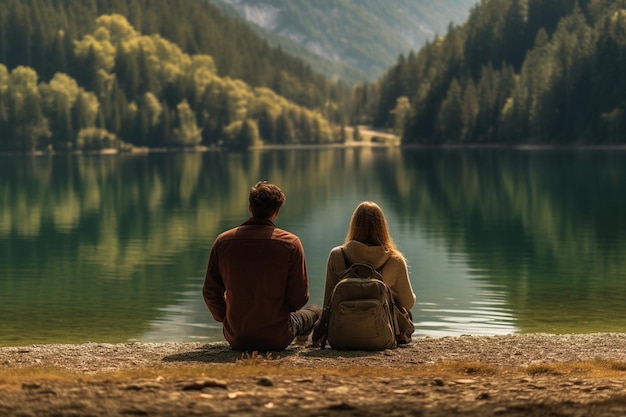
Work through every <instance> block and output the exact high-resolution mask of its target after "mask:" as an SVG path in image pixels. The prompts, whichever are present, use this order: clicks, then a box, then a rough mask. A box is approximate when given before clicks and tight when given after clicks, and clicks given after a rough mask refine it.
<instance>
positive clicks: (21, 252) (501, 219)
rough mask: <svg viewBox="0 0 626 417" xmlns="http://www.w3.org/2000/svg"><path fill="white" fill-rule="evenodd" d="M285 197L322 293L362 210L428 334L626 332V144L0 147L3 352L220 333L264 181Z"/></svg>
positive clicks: (314, 296) (283, 223)
mask: <svg viewBox="0 0 626 417" xmlns="http://www.w3.org/2000/svg"><path fill="white" fill-rule="evenodd" d="M262 179H265V180H269V181H272V182H275V183H276V184H278V185H279V186H281V188H282V189H283V191H284V192H285V193H286V195H287V202H286V204H285V206H284V207H283V209H282V210H281V213H280V215H279V217H278V219H277V221H276V223H277V225H278V226H279V227H282V228H285V229H287V230H290V231H292V232H294V233H296V234H297V235H298V236H300V238H301V240H302V242H303V245H304V248H305V251H306V255H307V261H308V267H309V275H310V287H311V302H313V303H316V304H320V303H321V301H322V296H323V289H324V288H323V287H324V273H325V267H326V258H327V256H328V253H329V251H330V249H331V248H332V247H333V246H336V245H338V244H341V243H342V241H343V239H344V237H345V234H346V231H347V227H348V223H349V219H350V215H351V214H352V211H353V210H354V208H355V206H356V205H357V204H358V203H359V202H361V201H363V200H373V201H376V202H377V203H378V204H379V205H380V206H381V207H382V208H383V210H384V211H385V213H386V215H387V219H388V221H389V226H390V229H391V232H392V235H393V237H394V240H395V241H396V243H397V244H398V246H399V248H400V249H401V250H402V252H403V253H404V255H405V256H406V258H407V260H408V263H409V270H410V277H411V282H412V285H413V288H414V290H415V293H416V295H417V304H416V305H415V307H414V308H413V317H414V321H415V324H416V333H415V337H422V336H458V335H462V334H472V335H478V334H481V335H490V334H510V333H531V332H547V333H590V332H605V331H624V330H626V302H625V301H626V217H625V215H624V213H626V194H625V193H624V190H625V188H626V152H624V151H600V150H578V151H575V150H569V151H557V150H497V149H493V150H488V149H487V150H486V149H482V150H461V149H421V150H401V149H399V148H385V147H373V148H368V147H363V148H345V149H344V148H325V149H282V150H281V149H278V150H258V151H251V152H249V153H226V152H206V153H155V154H148V155H97V156H89V155H84V156H78V155H64V156H60V155H56V156H40V157H29V156H17V157H16V156H11V157H9V156H2V157H0V346H13V345H26V344H35V343H37V344H39V343H79V342H86V341H92V342H124V341H134V340H136V341H145V342H168V341H201V342H210V341H220V340H223V337H222V334H221V326H220V324H219V323H215V322H214V321H213V319H212V318H211V315H210V314H209V312H208V310H207V309H206V307H205V305H204V303H203V301H202V296H201V287H202V283H203V279H204V271H205V268H206V261H207V258H208V253H209V250H210V248H211V244H212V242H213V239H214V238H215V237H216V235H217V234H218V233H220V232H221V231H223V230H225V229H228V228H231V227H234V226H237V225H238V224H240V223H241V222H242V221H244V220H245V219H246V218H247V215H248V213H247V196H248V190H249V187H250V186H251V185H252V184H254V183H255V182H256V181H257V180H262Z"/></svg>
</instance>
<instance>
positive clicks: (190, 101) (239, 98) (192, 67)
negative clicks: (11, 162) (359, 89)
mask: <svg viewBox="0 0 626 417" xmlns="http://www.w3.org/2000/svg"><path fill="white" fill-rule="evenodd" d="M0 28H1V29H0V131H2V132H3V135H2V136H1V137H0V150H5V151H6V150H29V151H30V150H51V149H54V150H75V149H93V148H96V149H97V148H102V147H118V148H120V147H121V148H123V147H128V145H133V146H149V147H163V146H193V145H204V146H233V147H241V146H248V145H250V144H257V143H324V142H328V141H331V140H332V139H333V138H332V134H331V132H330V127H329V123H328V120H341V118H342V112H343V109H342V104H341V103H342V102H343V100H344V95H345V89H344V87H342V86H341V85H339V84H338V83H335V82H331V81H329V80H328V79H326V78H324V77H323V76H320V75H317V74H316V73H315V72H313V71H312V70H311V68H310V67H308V66H307V65H306V64H304V63H302V62H301V61H299V60H298V59H295V58H293V57H291V56H290V55H288V54H286V53H285V52H284V51H282V50H281V49H279V48H272V47H270V46H269V45H268V44H267V43H266V41H264V40H262V39H261V38H259V37H258V36H257V35H256V34H255V33H254V32H253V31H251V30H250V29H249V28H248V27H247V26H246V25H244V24H242V23H240V22H236V21H235V20H233V19H230V18H228V17H227V16H225V15H224V14H223V13H222V12H220V10H219V9H217V8H216V7H214V6H212V5H211V4H210V3H208V2H201V1H196V0H152V1H150V0H108V1H105V0H91V1H87V0H31V1H28V2H22V1H19V0H2V1H0Z"/></svg>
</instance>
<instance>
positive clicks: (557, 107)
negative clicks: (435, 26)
mask: <svg viewBox="0 0 626 417" xmlns="http://www.w3.org/2000/svg"><path fill="white" fill-rule="evenodd" d="M625 69H626V2H624V1H623V0H617V1H616V0H526V1H525V0H482V1H481V2H480V3H479V4H477V5H476V6H475V7H474V9H473V10H472V11H471V13H470V16H469V18H468V20H467V22H466V23H465V24H463V25H461V26H458V27H452V26H451V27H449V29H448V32H447V34H446V35H445V36H444V37H440V38H437V39H433V40H432V41H430V42H429V43H428V44H427V45H426V46H425V47H424V48H422V49H421V50H420V51H419V52H418V53H409V54H407V55H406V56H404V55H403V56H400V57H399V59H398V61H397V62H396V64H395V65H393V66H392V67H391V68H390V69H389V71H388V72H387V73H386V74H385V75H384V76H383V77H382V78H381V79H380V80H379V81H378V82H375V83H371V84H361V85H358V86H355V88H354V91H353V94H352V98H351V101H352V106H351V108H352V113H351V120H352V122H353V123H366V124H373V125H376V126H380V127H382V126H385V127H393V128H395V129H396V131H397V132H398V133H399V134H400V135H402V143H403V144H404V145H411V144H444V143H446V144H551V145H567V146H569V145H607V144H608V145H611V144H623V143H626V135H625V133H626V132H625V128H626V119H625V117H624V116H625V111H626V82H625V81H624V80H625V78H624V74H625V73H626V72H625Z"/></svg>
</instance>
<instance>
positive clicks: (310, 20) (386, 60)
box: [212, 0, 475, 84]
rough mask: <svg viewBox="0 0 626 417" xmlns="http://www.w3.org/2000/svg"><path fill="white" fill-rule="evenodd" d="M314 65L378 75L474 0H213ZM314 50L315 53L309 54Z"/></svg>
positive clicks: (357, 75)
mask: <svg viewBox="0 0 626 417" xmlns="http://www.w3.org/2000/svg"><path fill="white" fill-rule="evenodd" d="M212 1H214V2H215V3H216V4H218V5H220V6H221V7H223V8H224V9H225V10H230V11H231V12H232V13H236V14H238V15H239V16H241V17H242V18H243V19H244V20H246V21H248V22H250V23H252V24H253V25H255V26H256V27H257V29H258V30H259V32H260V33H262V34H264V36H265V37H266V39H268V41H269V42H271V43H272V44H278V45H281V46H282V47H283V48H284V49H285V50H287V51H289V52H290V53H292V54H293V55H295V56H298V57H301V58H302V59H303V60H305V61H306V62H308V63H309V64H310V65H311V66H312V67H313V68H316V69H318V70H319V71H322V72H323V73H325V74H327V75H329V76H334V77H339V78H341V79H343V80H344V81H345V82H346V83H348V84H352V83H354V82H357V81H363V80H371V79H375V78H377V77H379V76H380V75H381V74H382V73H383V72H384V71H385V70H386V69H387V68H388V67H389V65H390V64H391V63H392V62H394V61H395V60H396V59H397V57H398V55H399V54H401V53H407V52H408V51H410V50H413V49H419V48H420V47H421V46H422V45H423V44H424V43H425V42H426V41H427V40H428V39H432V38H433V37H434V36H435V35H436V34H437V33H443V32H445V30H446V28H447V26H448V24H449V23H450V22H456V23H460V22H462V21H464V20H465V19H466V18H467V14H468V12H469V9H470V7H471V6H472V5H473V4H474V3H475V0H446V1H438V2H426V1H414V0H389V1H385V2H381V1H378V0H333V1H329V0H325V1H315V2H309V1H305V0H237V1H234V0H212ZM311 53H314V54H315V55H314V56H311Z"/></svg>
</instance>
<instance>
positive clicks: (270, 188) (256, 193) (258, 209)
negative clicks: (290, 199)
mask: <svg viewBox="0 0 626 417" xmlns="http://www.w3.org/2000/svg"><path fill="white" fill-rule="evenodd" d="M249 201H250V210H251V211H252V215H253V216H254V217H260V218H263V219H267V218H269V217H270V216H271V215H272V214H274V212H275V211H276V210H278V209H279V208H281V207H282V205H283V204H285V194H284V193H283V192H282V190H281V189H280V188H279V187H278V186H277V185H275V184H272V183H269V182H267V181H259V182H257V183H256V184H254V186H252V188H250V197H249Z"/></svg>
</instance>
